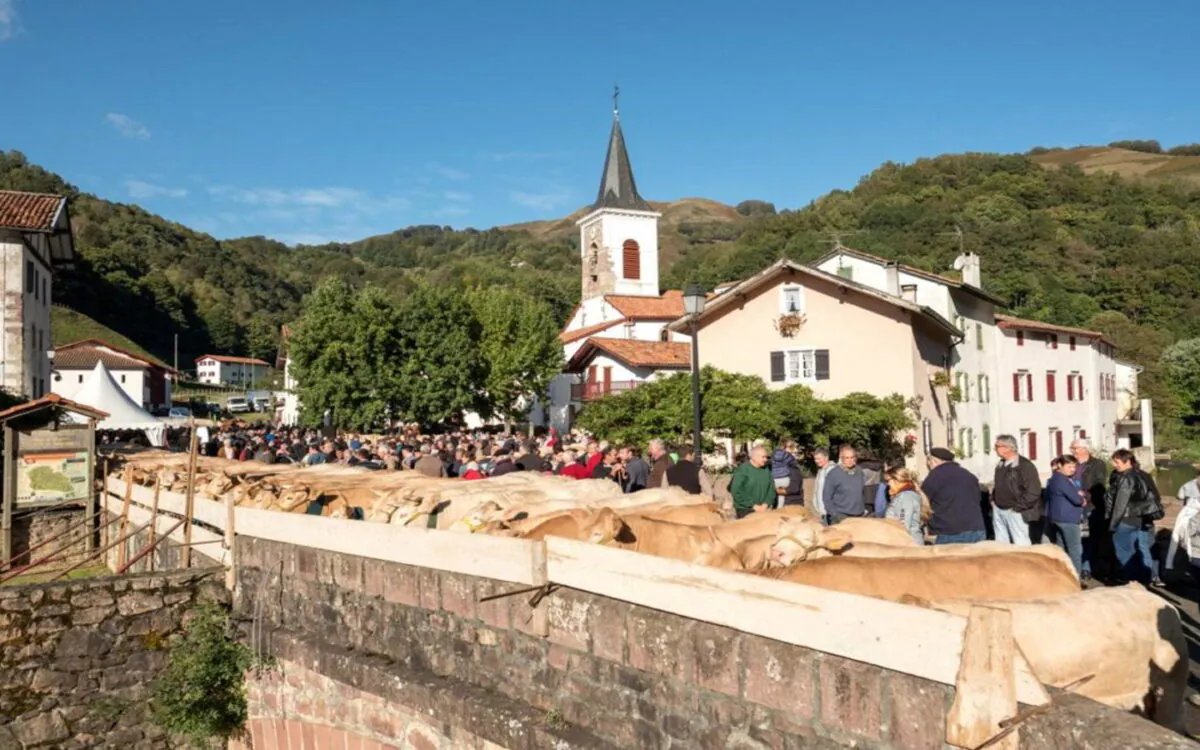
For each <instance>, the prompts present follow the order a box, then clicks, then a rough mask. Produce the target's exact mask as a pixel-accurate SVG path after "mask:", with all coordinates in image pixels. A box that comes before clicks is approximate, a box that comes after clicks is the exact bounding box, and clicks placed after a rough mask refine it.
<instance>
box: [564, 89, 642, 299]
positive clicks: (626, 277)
mask: <svg viewBox="0 0 1200 750" xmlns="http://www.w3.org/2000/svg"><path fill="white" fill-rule="evenodd" d="M618 93H619V92H618V91H617V90H615V89H614V91H613V123H612V133H610V134H609V136H608V155H607V156H605V158H604V173H603V174H602V175H601V177H600V192H599V194H598V195H597V196H596V202H595V203H593V204H592V206H591V210H589V211H588V213H587V215H586V216H584V217H582V218H580V219H579V221H578V222H576V223H577V224H578V225H579V251H580V253H581V254H582V256H583V257H582V260H583V263H582V264H581V265H582V266H583V269H582V270H583V285H582V286H583V298H584V299H585V300H587V299H591V298H593V297H599V296H603V295H606V294H621V295H636V296H643V297H657V296H658V294H659V290H658V219H659V216H660V215H661V214H659V213H658V212H657V211H655V210H654V209H653V208H652V207H651V206H650V204H649V203H647V202H646V201H644V200H643V199H642V196H640V195H638V191H637V184H636V183H635V182H634V181H633V167H631V166H630V164H629V152H628V151H626V150H625V134H624V133H622V132H621V117H620V112H619V111H618V109H617V94H618Z"/></svg>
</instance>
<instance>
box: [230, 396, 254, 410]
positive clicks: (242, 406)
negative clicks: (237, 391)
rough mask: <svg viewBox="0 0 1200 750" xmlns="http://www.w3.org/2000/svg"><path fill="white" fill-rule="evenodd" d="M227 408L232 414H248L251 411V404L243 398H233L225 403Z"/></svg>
mask: <svg viewBox="0 0 1200 750" xmlns="http://www.w3.org/2000/svg"><path fill="white" fill-rule="evenodd" d="M225 408H226V409H228V410H229V413H230V414H246V413H248V412H249V411H250V404H249V403H247V402H246V399H244V398H242V397H241V396H231V397H230V398H229V400H228V401H226V402H225Z"/></svg>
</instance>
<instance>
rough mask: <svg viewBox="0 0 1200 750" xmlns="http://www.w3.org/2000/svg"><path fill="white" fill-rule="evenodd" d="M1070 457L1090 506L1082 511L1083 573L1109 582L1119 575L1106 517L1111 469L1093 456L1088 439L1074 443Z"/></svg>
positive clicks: (1084, 575) (1078, 439) (1076, 476)
mask: <svg viewBox="0 0 1200 750" xmlns="http://www.w3.org/2000/svg"><path fill="white" fill-rule="evenodd" d="M1071 455H1072V456H1074V457H1075V461H1076V462H1077V465H1076V467H1075V479H1076V481H1078V482H1079V486H1080V488H1081V489H1082V490H1083V491H1084V492H1086V493H1087V495H1088V496H1087V500H1086V502H1087V505H1085V506H1084V509H1083V518H1084V522H1083V527H1084V531H1085V532H1086V534H1087V535H1086V536H1085V537H1084V538H1083V573H1082V574H1081V577H1083V578H1085V579H1087V578H1091V577H1092V576H1093V575H1095V576H1098V577H1100V578H1105V579H1107V578H1109V577H1111V576H1113V575H1115V573H1116V571H1117V564H1116V562H1117V558H1116V555H1115V554H1114V552H1113V545H1112V534H1111V533H1109V530H1108V521H1107V519H1106V518H1105V517H1104V496H1105V494H1107V491H1108V486H1107V485H1108V467H1107V466H1105V465H1104V462H1103V461H1101V460H1100V459H1098V458H1096V457H1095V456H1093V455H1092V445H1091V443H1089V442H1088V441H1087V439H1086V438H1076V439H1075V440H1073V441H1072V442H1071Z"/></svg>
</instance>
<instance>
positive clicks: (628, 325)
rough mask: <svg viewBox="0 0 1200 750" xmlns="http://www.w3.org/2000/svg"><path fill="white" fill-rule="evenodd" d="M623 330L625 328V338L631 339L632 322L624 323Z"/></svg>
mask: <svg viewBox="0 0 1200 750" xmlns="http://www.w3.org/2000/svg"><path fill="white" fill-rule="evenodd" d="M624 328H625V338H627V339H631V338H633V321H632V320H627V321H625V326H624Z"/></svg>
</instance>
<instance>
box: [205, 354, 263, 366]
mask: <svg viewBox="0 0 1200 750" xmlns="http://www.w3.org/2000/svg"><path fill="white" fill-rule="evenodd" d="M202 359H215V360H217V361H218V362H225V363H227V364H232V365H262V366H263V367H270V366H271V365H270V364H268V363H266V362H264V361H262V360H261V359H255V358H254V357H233V356H229V355H225V354H205V355H204V356H203V357H196V361H197V362H199V361H200V360H202Z"/></svg>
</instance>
